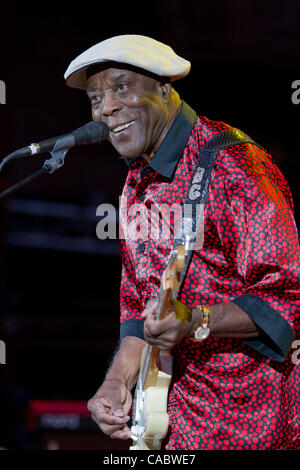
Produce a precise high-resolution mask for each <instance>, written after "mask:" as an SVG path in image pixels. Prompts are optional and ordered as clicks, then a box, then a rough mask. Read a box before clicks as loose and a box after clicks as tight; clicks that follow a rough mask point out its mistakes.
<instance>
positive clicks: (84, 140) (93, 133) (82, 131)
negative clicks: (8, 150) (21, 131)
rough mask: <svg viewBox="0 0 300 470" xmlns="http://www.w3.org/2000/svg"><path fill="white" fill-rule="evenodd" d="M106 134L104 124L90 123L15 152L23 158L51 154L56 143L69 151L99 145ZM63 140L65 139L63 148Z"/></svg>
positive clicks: (106, 128)
mask: <svg viewBox="0 0 300 470" xmlns="http://www.w3.org/2000/svg"><path fill="white" fill-rule="evenodd" d="M108 134H109V129H108V126H107V125H106V124H105V123H104V122H102V121H90V122H88V123H87V124H85V125H84V126H81V127H79V128H78V129H76V130H75V131H73V132H69V133H68V134H63V135H60V136H58V137H52V138H50V139H46V140H42V141H41V142H39V143H37V144H35V143H33V144H31V145H28V146H27V147H24V148H22V149H20V150H17V152H18V153H21V154H22V156H24V157H25V156H29V155H36V154H37V153H44V152H51V150H53V148H54V147H55V145H56V143H57V142H58V141H60V144H61V146H62V147H63V148H66V149H67V148H68V149H70V148H71V147H74V146H75V145H87V144H100V143H101V142H102V141H103V140H105V139H106V138H107V136H108ZM63 139H65V146H64V142H63ZM20 156H21V155H20Z"/></svg>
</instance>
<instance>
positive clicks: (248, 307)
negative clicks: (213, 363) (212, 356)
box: [233, 294, 295, 361]
mask: <svg viewBox="0 0 300 470" xmlns="http://www.w3.org/2000/svg"><path fill="white" fill-rule="evenodd" d="M233 303H235V304H236V305H238V306H239V307H240V308H241V309H242V310H243V311H244V312H246V313H247V315H248V316H249V317H250V318H251V320H252V321H253V322H254V323H255V324H256V325H257V326H258V327H259V328H260V329H261V330H262V331H263V332H264V333H265V335H266V336H263V337H259V338H255V339H247V340H243V342H244V343H245V344H247V345H248V346H250V347H252V348H254V349H255V350H256V351H258V352H260V353H261V354H263V355H264V356H266V357H268V358H270V359H274V360H277V361H284V360H285V358H286V356H287V355H288V353H289V351H290V348H291V344H292V342H293V340H294V338H295V332H294V330H293V328H292V327H291V326H290V325H289V323H288V322H287V321H286V320H285V319H284V318H282V316H281V315H280V314H279V313H278V312H277V311H276V310H274V309H273V308H272V307H270V305H269V304H268V303H267V302H265V301H264V300H263V299H261V298H260V297H258V296H256V295H251V294H245V295H242V296H240V297H237V298H236V299H233Z"/></svg>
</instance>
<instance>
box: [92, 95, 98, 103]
mask: <svg viewBox="0 0 300 470" xmlns="http://www.w3.org/2000/svg"><path fill="white" fill-rule="evenodd" d="M90 101H91V103H98V102H100V101H101V96H99V95H92V96H90Z"/></svg>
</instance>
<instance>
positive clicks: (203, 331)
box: [195, 327, 210, 341]
mask: <svg viewBox="0 0 300 470" xmlns="http://www.w3.org/2000/svg"><path fill="white" fill-rule="evenodd" d="M209 333H210V329H209V328H201V327H200V328H198V329H197V330H196V331H195V339H197V340H198V341H202V340H203V339H205V338H207V337H208V335H209Z"/></svg>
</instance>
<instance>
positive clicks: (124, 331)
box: [120, 318, 144, 339]
mask: <svg viewBox="0 0 300 470" xmlns="http://www.w3.org/2000/svg"><path fill="white" fill-rule="evenodd" d="M125 336H137V337H138V338H141V339H144V320H137V319H136V318H132V319H130V320H125V321H123V323H121V327H120V339H123V338H125Z"/></svg>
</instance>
